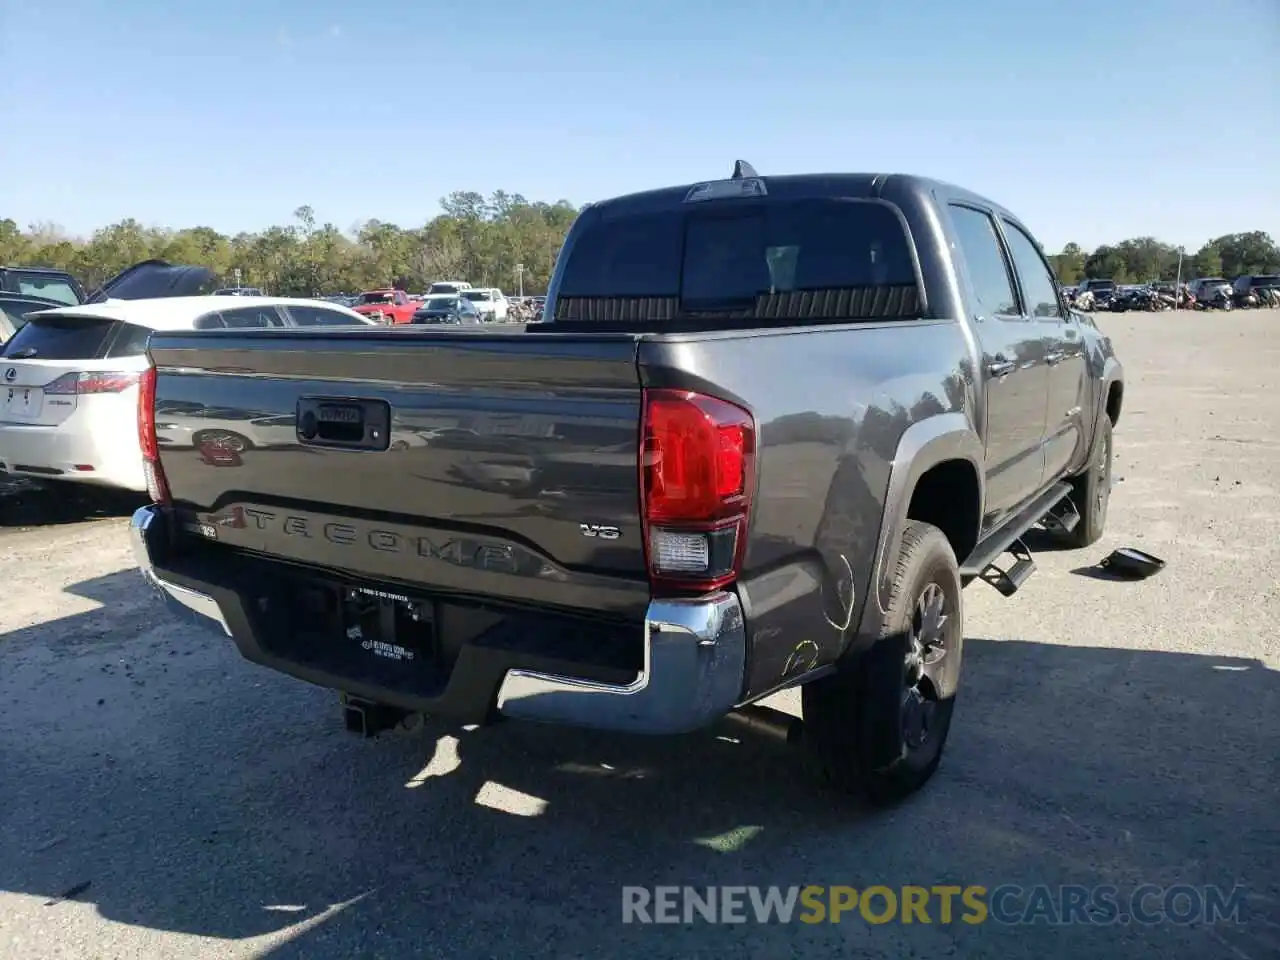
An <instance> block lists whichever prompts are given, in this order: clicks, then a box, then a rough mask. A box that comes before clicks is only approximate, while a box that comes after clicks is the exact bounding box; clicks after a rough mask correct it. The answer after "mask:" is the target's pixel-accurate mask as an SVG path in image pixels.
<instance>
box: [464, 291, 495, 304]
mask: <svg viewBox="0 0 1280 960" xmlns="http://www.w3.org/2000/svg"><path fill="white" fill-rule="evenodd" d="M462 296H463V297H465V298H466V299H467V300H470V301H471V302H472V303H475V302H476V301H477V300H479V301H481V302H487V301H489V300H492V299H493V294H491V293H490V292H489V291H488V290H467V291H466V292H464V293H463V294H462Z"/></svg>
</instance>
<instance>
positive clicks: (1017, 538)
mask: <svg viewBox="0 0 1280 960" xmlns="http://www.w3.org/2000/svg"><path fill="white" fill-rule="evenodd" d="M1069 493H1071V485H1070V484H1069V483H1056V484H1054V485H1053V486H1052V487H1050V488H1049V489H1048V490H1046V491H1045V492H1044V493H1042V494H1041V495H1040V496H1038V497H1036V498H1035V499H1034V500H1032V501H1031V502H1030V503H1029V504H1027V505H1026V506H1025V507H1023V508H1022V509H1021V510H1019V511H1018V512H1017V513H1016V514H1014V516H1012V517H1010V518H1009V520H1008V521H1007V522H1006V523H1005V524H1003V525H1002V526H1001V527H1000V529H999V530H996V531H994V532H993V533H991V534H990V535H989V536H988V537H987V538H986V539H985V540H983V541H982V542H981V543H979V544H978V545H977V546H976V547H974V549H973V553H972V554H970V555H969V558H968V559H967V560H966V561H965V562H964V565H963V566H962V567H961V568H960V579H961V581H962V582H964V583H966V584H967V583H969V582H970V581H972V580H976V579H980V580H982V581H983V582H984V583H988V584H990V585H991V586H993V587H995V588H996V589H997V590H999V591H1000V592H1001V593H1002V594H1004V595H1005V596H1006V597H1011V596H1013V595H1014V594H1015V593H1017V592H1018V588H1019V587H1021V586H1022V585H1023V584H1024V583H1026V582H1027V580H1028V579H1029V578H1030V577H1031V575H1032V574H1033V573H1035V572H1036V562H1035V560H1033V559H1032V557H1031V551H1030V550H1028V549H1027V545H1026V544H1025V543H1023V542H1022V535H1023V534H1024V533H1026V532H1027V531H1028V530H1030V529H1031V528H1032V527H1034V526H1035V525H1036V524H1037V523H1041V524H1044V525H1045V526H1046V527H1050V529H1064V530H1070V529H1071V528H1072V527H1074V526H1075V525H1076V524H1077V523H1079V522H1080V515H1079V514H1078V513H1076V509H1075V506H1074V505H1073V504H1072V503H1071V501H1070V500H1068V499H1066V498H1067V495H1068V494H1069ZM1051 524H1055V525H1056V526H1050V525H1051ZM1004 553H1009V554H1011V555H1012V556H1013V564H1012V565H1011V566H1010V567H1009V568H1008V569H1003V568H1001V567H998V566H996V563H995V561H996V560H997V559H998V558H999V557H1000V556H1001V554H1004Z"/></svg>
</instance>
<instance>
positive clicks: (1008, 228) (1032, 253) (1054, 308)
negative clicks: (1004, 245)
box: [1004, 220, 1062, 320]
mask: <svg viewBox="0 0 1280 960" xmlns="http://www.w3.org/2000/svg"><path fill="white" fill-rule="evenodd" d="M1004 235H1005V236H1006V237H1007V238H1008V239H1009V253H1010V254H1011V255H1012V256H1013V265H1014V267H1016V268H1017V270H1018V278H1019V279H1020V280H1021V281H1022V295H1023V296H1024V297H1026V299H1027V313H1029V314H1030V315H1031V316H1032V317H1033V318H1035V319H1036V320H1061V319H1062V306H1061V305H1060V304H1059V303H1058V282H1057V281H1056V280H1055V279H1054V277H1053V272H1052V271H1050V269H1049V266H1048V264H1046V263H1045V262H1044V257H1043V256H1041V254H1040V248H1039V247H1038V246H1036V243H1035V241H1034V240H1032V239H1031V237H1029V236H1028V235H1027V232H1026V231H1025V230H1023V229H1022V228H1021V227H1020V226H1018V225H1017V224H1016V223H1011V222H1010V221H1008V220H1005V221H1004Z"/></svg>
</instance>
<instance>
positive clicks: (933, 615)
mask: <svg viewBox="0 0 1280 960" xmlns="http://www.w3.org/2000/svg"><path fill="white" fill-rule="evenodd" d="M963 644H964V625H963V617H962V607H961V592H960V571H959V569H958V566H957V564H956V558H955V554H954V552H952V549H951V544H950V543H949V542H948V541H947V538H946V537H945V536H943V534H942V531H940V530H938V529H937V528H936V527H933V526H930V525H929V524H926V523H919V522H917V521H910V522H908V524H907V527H906V530H905V531H904V533H903V536H902V549H901V552H900V554H899V558H898V567H897V570H896V571H895V578H894V584H893V589H892V593H891V596H890V598H889V603H888V610H887V611H886V613H885V616H884V618H883V620H882V622H881V623H880V629H879V633H878V636H877V638H876V640H875V641H874V642H873V643H872V645H871V647H870V648H869V649H867V651H866V652H865V653H862V654H860V655H858V656H855V657H850V658H847V659H846V660H845V661H844V662H842V663H841V664H840V665H839V668H838V670H837V672H836V673H835V674H834V675H832V676H829V677H824V678H823V679H821V680H818V681H815V682H814V683H811V684H809V685H808V686H806V687H805V688H804V689H803V691H802V697H803V704H804V728H803V729H804V736H805V740H806V743H807V746H808V748H809V752H810V755H811V756H812V758H813V760H814V761H815V763H816V766H817V768H818V770H819V773H820V774H821V775H822V776H823V777H824V778H825V779H826V780H827V782H828V783H830V784H831V785H832V786H835V787H838V788H840V789H843V790H846V791H849V792H854V793H858V794H861V795H863V796H865V797H866V798H868V799H869V800H871V801H872V802H873V803H878V804H889V803H894V802H896V801H898V800H901V799H902V798H904V797H906V796H908V795H909V794H911V793H913V792H915V791H916V790H918V789H919V788H920V787H922V786H923V785H924V784H925V782H926V781H928V779H929V778H930V777H932V776H933V773H934V771H935V770H937V768H938V764H939V763H940V762H941V760H942V751H943V747H944V746H945V745H946V741H947V735H948V733H949V732H950V729H951V715H952V712H953V710H954V708H955V692H956V687H957V685H958V683H959V679H960V659H961V655H962V652H963Z"/></svg>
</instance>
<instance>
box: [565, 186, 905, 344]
mask: <svg viewBox="0 0 1280 960" xmlns="http://www.w3.org/2000/svg"><path fill="white" fill-rule="evenodd" d="M920 302H921V298H920V291H919V284H918V279H917V272H916V267H915V258H914V255H913V250H912V248H911V241H910V239H909V237H908V234H907V232H906V229H905V227H904V225H903V223H902V221H901V220H900V218H899V216H898V214H897V212H896V211H895V210H894V209H893V208H892V207H891V206H889V205H888V204H886V203H883V202H879V201H870V200H860V199H802V200H801V199H797V200H783V199H770V198H763V199H757V200H733V201H727V202H723V203H700V204H690V205H686V206H684V207H682V208H679V209H673V210H664V211H660V212H656V213H637V214H634V215H628V214H627V213H625V212H623V213H621V214H617V215H614V216H608V215H605V216H603V217H600V218H598V219H596V220H595V221H594V222H592V223H591V224H590V225H589V226H587V227H585V228H584V229H583V230H582V231H581V232H580V233H579V234H578V235H577V236H575V238H574V242H573V245H572V247H571V248H570V250H569V255H568V260H567V261H566V263H565V267H564V270H563V273H562V275H561V278H560V285H559V290H558V295H557V299H556V311H555V318H554V319H555V321H556V322H610V323H611V325H615V324H618V323H619V322H623V323H624V325H628V326H639V325H648V324H652V323H655V322H657V323H663V322H673V321H674V322H680V321H686V322H690V321H691V322H694V323H699V322H702V323H705V324H707V325H710V326H712V327H713V328H733V327H735V326H743V325H752V326H754V325H760V324H762V323H783V324H788V323H789V324H811V323H821V322H850V321H855V320H884V319H899V318H901V319H906V318H915V317H917V316H918V315H919V304H920ZM744 321H745V323H744Z"/></svg>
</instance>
